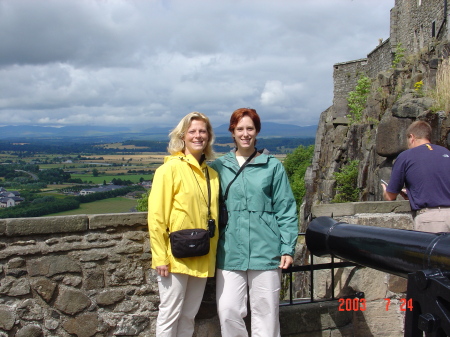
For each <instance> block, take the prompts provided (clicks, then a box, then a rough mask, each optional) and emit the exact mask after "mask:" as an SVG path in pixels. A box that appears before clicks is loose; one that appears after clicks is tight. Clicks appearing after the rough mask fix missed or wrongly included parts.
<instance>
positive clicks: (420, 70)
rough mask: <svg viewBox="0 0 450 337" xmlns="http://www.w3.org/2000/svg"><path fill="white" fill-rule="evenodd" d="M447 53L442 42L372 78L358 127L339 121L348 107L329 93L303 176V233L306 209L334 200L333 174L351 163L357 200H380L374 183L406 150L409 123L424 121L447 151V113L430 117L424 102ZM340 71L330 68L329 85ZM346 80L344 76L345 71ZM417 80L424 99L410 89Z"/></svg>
mask: <svg viewBox="0 0 450 337" xmlns="http://www.w3.org/2000/svg"><path fill="white" fill-rule="evenodd" d="M449 50H450V45H449V44H448V43H440V44H437V45H435V46H433V48H430V50H429V51H428V52H427V53H423V54H421V55H420V57H419V56H418V58H417V60H416V61H414V62H412V63H410V64H404V65H402V67H401V68H398V69H392V68H390V69H389V70H385V71H380V72H379V73H377V74H375V73H372V74H371V75H372V76H370V77H371V78H372V80H373V81H372V89H371V93H370V95H369V98H368V101H367V105H366V108H365V110H364V112H363V114H364V115H363V119H362V121H361V122H359V123H355V124H351V125H350V123H349V121H348V120H347V118H346V117H345V116H346V115H347V114H348V108H347V107H346V106H345V105H344V104H343V103H342V102H343V97H344V96H345V95H344V93H342V92H338V91H336V90H335V99H334V104H333V105H332V106H331V107H330V108H328V109H327V110H325V111H324V112H323V113H322V114H321V117H320V121H319V126H318V130H317V134H316V143H315V153H314V158H313V162H312V165H311V166H310V167H309V169H308V171H307V172H306V176H305V181H306V191H307V193H306V197H305V201H304V205H303V207H302V209H303V214H302V218H303V229H305V226H306V224H307V219H308V218H310V216H311V207H312V206H313V205H318V204H327V203H330V202H331V200H332V199H333V197H334V196H335V195H336V181H335V179H334V175H333V173H334V172H338V171H339V170H340V169H341V168H342V167H343V166H344V165H346V164H347V163H348V162H350V161H351V160H359V170H358V171H359V175H358V188H359V190H360V200H359V201H380V200H382V188H381V186H380V179H384V180H386V181H389V178H390V173H391V170H392V165H393V162H394V160H395V158H396V157H397V155H398V154H399V153H400V152H402V151H404V150H405V149H406V148H407V147H406V135H405V131H406V129H407V127H408V126H409V125H410V124H411V123H412V122H413V121H415V120H425V121H427V122H429V123H430V124H431V126H432V128H433V134H432V139H431V141H432V143H435V144H438V145H442V146H445V147H450V139H449V131H450V120H449V118H448V113H449V112H448V111H446V112H445V111H439V112H431V110H430V108H431V107H432V105H433V100H432V99H431V98H429V97H426V92H427V91H426V90H428V89H432V88H434V87H435V82H436V78H435V77H436V69H437V65H438V64H440V62H441V61H442V59H443V58H448V55H449ZM369 61H370V60H369ZM346 66H347V65H346ZM350 66H353V65H350ZM342 67H343V66H342V64H340V65H339V67H337V66H335V76H336V77H337V80H336V79H335V86H336V85H339V83H340V82H339V79H340V75H339V73H338V70H336V69H338V68H341V69H342ZM346 69H347V71H348V70H349V68H346ZM341 71H343V70H341ZM354 71H358V72H359V71H361V69H360V68H358V69H356V68H355V69H354ZM369 75H370V74H369ZM346 76H350V75H348V72H347V75H346ZM356 76H357V73H356V72H355V73H354V77H356ZM353 79H354V78H353ZM418 81H423V83H424V88H425V89H424V92H425V95H424V94H423V93H422V92H417V91H416V90H414V84H415V83H417V82H418ZM353 83H355V81H353ZM352 90H354V89H352ZM336 95H337V96H338V97H337V98H336Z"/></svg>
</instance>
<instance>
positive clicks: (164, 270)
mask: <svg viewBox="0 0 450 337" xmlns="http://www.w3.org/2000/svg"><path fill="white" fill-rule="evenodd" d="M156 272H157V273H158V275H160V276H164V277H167V276H169V266H167V265H165V266H158V267H156Z"/></svg>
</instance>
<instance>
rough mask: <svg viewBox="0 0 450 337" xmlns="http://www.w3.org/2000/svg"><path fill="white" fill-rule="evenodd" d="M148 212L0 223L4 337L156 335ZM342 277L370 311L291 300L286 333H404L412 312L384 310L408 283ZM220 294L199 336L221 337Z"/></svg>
mask: <svg viewBox="0 0 450 337" xmlns="http://www.w3.org/2000/svg"><path fill="white" fill-rule="evenodd" d="M358 212H361V213H358ZM378 212H383V213H378ZM313 214H315V215H316V216H320V215H326V216H330V215H331V214H333V216H334V217H335V218H336V219H337V220H339V221H345V222H348V223H355V224H367V225H374V226H383V227H389V226H393V227H394V228H404V227H405V226H408V223H410V222H411V215H410V214H409V213H408V211H407V207H406V205H405V203H403V202H374V203H351V204H330V205H319V206H314V207H313ZM146 217H147V214H146V213H124V214H96V215H79V216H60V217H43V218H20V219H4V220H0V231H1V232H0V233H1V236H0V336H51V337H55V336H60V337H69V336H86V337H90V336H95V337H100V336H155V320H156V317H157V314H158V305H159V296H158V287H157V281H156V274H155V272H154V270H152V269H151V268H150V265H151V250H150V243H149V236H148V230H147V218H146ZM315 260H316V261H315V262H316V263H317V261H321V260H320V259H318V258H316V259H315ZM301 261H302V260H296V264H301V263H302V262H301ZM323 261H326V259H323ZM330 275H331V274H330V271H320V272H317V274H316V275H315V293H314V296H315V298H317V299H320V298H326V297H327V296H328V295H329V293H330V289H331V288H330V287H331V277H330ZM295 277H297V279H298V280H300V279H301V278H302V276H301V275H299V276H295ZM334 279H335V283H334V285H333V287H334V289H335V293H336V294H337V296H338V297H339V296H346V295H350V294H353V293H354V292H356V291H358V292H364V293H365V296H366V300H367V311H365V312H362V311H358V312H353V311H351V312H350V311H348V310H343V311H342V310H339V304H340V303H339V302H338V301H329V302H318V303H309V304H301V305H294V306H281V307H280V321H281V325H282V336H323V334H327V335H329V336H363V335H370V334H372V335H374V336H383V334H379V333H380V331H381V328H380V326H381V325H378V324H377V322H387V323H388V325H389V327H390V329H389V333H391V334H390V335H389V336H400V335H401V331H402V329H403V326H402V319H403V316H402V313H401V312H396V313H394V311H391V312H385V311H382V310H381V309H380V308H382V304H383V300H384V298H392V299H393V300H398V299H400V298H402V296H404V292H403V291H404V286H405V284H404V282H403V283H402V280H399V278H396V277H394V276H391V275H388V274H385V273H382V272H378V271H375V270H373V269H369V268H343V269H337V270H335V276H334ZM328 297H329V296H328ZM214 298H215V293H214V279H210V280H208V282H207V288H206V292H205V295H204V298H203V302H202V306H201V308H200V311H199V314H198V315H197V319H196V330H195V334H194V336H196V337H203V336H220V326H219V322H218V318H217V313H216V306H215V300H214ZM386 331H387V330H386ZM386 336H387V335H386Z"/></svg>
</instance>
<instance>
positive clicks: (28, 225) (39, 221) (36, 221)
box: [6, 215, 88, 236]
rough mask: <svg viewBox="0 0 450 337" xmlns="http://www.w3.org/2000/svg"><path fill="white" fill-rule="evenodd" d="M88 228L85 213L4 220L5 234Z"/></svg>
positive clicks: (44, 232)
mask: <svg viewBox="0 0 450 337" xmlns="http://www.w3.org/2000/svg"><path fill="white" fill-rule="evenodd" d="M87 229H88V218H87V216H86V215H70V216H54V217H45V218H13V219H7V220H6V235H7V236H25V235H39V234H56V233H74V232H83V231H86V230H87Z"/></svg>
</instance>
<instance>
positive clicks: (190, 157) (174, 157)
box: [164, 151, 206, 169]
mask: <svg viewBox="0 0 450 337" xmlns="http://www.w3.org/2000/svg"><path fill="white" fill-rule="evenodd" d="M170 160H181V161H185V162H187V163H188V164H189V165H192V166H195V167H197V168H199V169H203V168H205V167H206V160H204V161H203V162H202V164H201V165H200V164H199V162H198V161H197V159H195V158H194V156H193V155H191V154H188V155H185V154H184V153H183V152H181V151H179V152H177V153H174V154H172V155H170V156H167V157H164V163H167V162H168V161H170Z"/></svg>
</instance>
